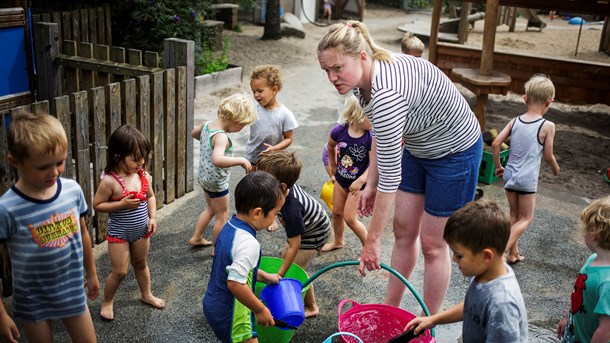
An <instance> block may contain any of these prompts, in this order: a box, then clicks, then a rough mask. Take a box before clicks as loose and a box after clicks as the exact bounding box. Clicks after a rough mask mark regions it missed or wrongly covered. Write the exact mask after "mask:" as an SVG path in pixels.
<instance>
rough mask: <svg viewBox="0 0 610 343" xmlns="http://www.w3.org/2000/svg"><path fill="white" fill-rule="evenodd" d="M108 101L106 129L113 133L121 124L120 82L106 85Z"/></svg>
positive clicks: (109, 133)
mask: <svg viewBox="0 0 610 343" xmlns="http://www.w3.org/2000/svg"><path fill="white" fill-rule="evenodd" d="M106 103H107V106H108V114H107V115H108V120H107V123H106V130H107V133H108V135H111V134H112V133H113V132H114V130H116V129H118V128H119V126H121V84H120V83H118V82H115V83H111V84H108V85H106Z"/></svg>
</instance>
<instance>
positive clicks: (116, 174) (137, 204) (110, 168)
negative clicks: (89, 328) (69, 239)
mask: <svg viewBox="0 0 610 343" xmlns="http://www.w3.org/2000/svg"><path fill="white" fill-rule="evenodd" d="M150 150H151V146H150V142H149V141H148V139H147V138H146V137H145V136H144V135H143V134H142V132H140V131H138V129H136V128H134V127H132V126H131V125H123V126H120V127H119V128H118V129H116V130H115V131H114V132H113V133H112V135H110V139H108V162H107V163H106V168H105V169H104V174H103V175H102V180H101V182H100V185H99V187H98V188H97V191H96V192H95V196H94V197H93V208H94V209H95V210H96V211H97V212H101V213H109V216H108V256H109V257H110V263H111V264H112V271H111V272H110V275H108V278H107V279H106V284H105V285H104V300H103V302H102V306H101V309H100V315H101V316H102V318H104V319H106V320H113V319H114V307H113V304H114V296H115V295H116V292H117V290H118V288H119V286H120V285H121V282H122V281H123V279H124V278H125V276H127V271H128V269H129V263H130V262H131V265H132V266H133V271H134V274H135V276H136V280H137V281H138V286H140V292H141V293H142V296H141V297H140V300H141V301H142V302H143V303H145V304H148V305H151V306H153V307H155V308H158V309H162V308H164V307H165V300H163V299H160V298H157V297H155V296H154V295H153V294H152V291H151V286H150V270H149V269H148V261H147V259H148V251H149V249H150V237H151V236H152V235H154V234H155V232H156V231H157V218H156V217H157V208H156V206H157V201H156V200H155V193H154V191H153V187H152V179H151V176H150V174H148V173H147V172H146V171H145V170H144V166H145V165H146V162H147V161H148V154H149V153H150Z"/></svg>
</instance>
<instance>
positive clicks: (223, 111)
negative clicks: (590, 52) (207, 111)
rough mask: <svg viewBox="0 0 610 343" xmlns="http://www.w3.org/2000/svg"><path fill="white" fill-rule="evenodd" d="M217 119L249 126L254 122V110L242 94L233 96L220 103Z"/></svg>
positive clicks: (252, 105) (250, 102)
mask: <svg viewBox="0 0 610 343" xmlns="http://www.w3.org/2000/svg"><path fill="white" fill-rule="evenodd" d="M218 118H221V119H226V120H230V121H233V122H236V123H239V124H245V125H250V124H252V123H253V122H254V121H255V120H256V108H255V107H254V104H253V103H252V101H250V99H248V97H247V96H246V95H244V94H233V95H231V96H228V97H226V98H224V99H222V101H221V102H220V105H219V106H218Z"/></svg>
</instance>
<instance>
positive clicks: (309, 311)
mask: <svg viewBox="0 0 610 343" xmlns="http://www.w3.org/2000/svg"><path fill="white" fill-rule="evenodd" d="M319 313H320V308H319V307H318V306H317V305H314V306H313V307H305V318H311V317H315V316H317V315H318V314H319Z"/></svg>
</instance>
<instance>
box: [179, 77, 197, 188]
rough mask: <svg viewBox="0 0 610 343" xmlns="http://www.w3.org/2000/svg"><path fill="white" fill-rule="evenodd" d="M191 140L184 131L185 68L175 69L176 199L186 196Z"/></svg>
mask: <svg viewBox="0 0 610 343" xmlns="http://www.w3.org/2000/svg"><path fill="white" fill-rule="evenodd" d="M187 139H188V140H191V141H192V140H193V139H192V138H191V133H190V132H187V131H186V67H178V68H176V198H180V197H182V196H184V194H186V191H185V186H186V184H185V178H186V170H185V168H186V163H182V161H184V160H185V159H186V140H187Z"/></svg>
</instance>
